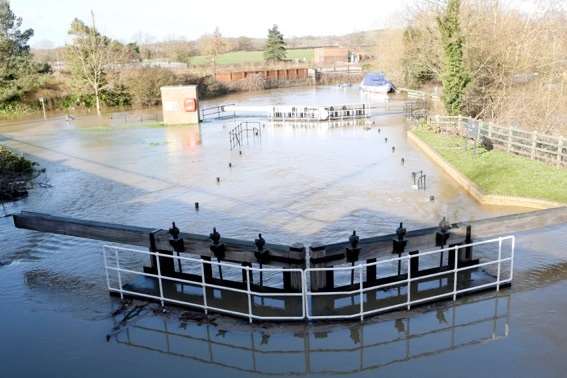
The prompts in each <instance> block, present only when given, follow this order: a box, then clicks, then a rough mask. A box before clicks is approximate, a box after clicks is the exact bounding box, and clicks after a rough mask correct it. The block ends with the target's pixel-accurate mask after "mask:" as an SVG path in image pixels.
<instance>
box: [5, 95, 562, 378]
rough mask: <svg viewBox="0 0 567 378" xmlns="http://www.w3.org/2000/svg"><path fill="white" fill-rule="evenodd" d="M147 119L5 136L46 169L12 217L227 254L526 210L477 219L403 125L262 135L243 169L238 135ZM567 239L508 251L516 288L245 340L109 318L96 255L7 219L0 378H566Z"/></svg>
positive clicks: (18, 126)
mask: <svg viewBox="0 0 567 378" xmlns="http://www.w3.org/2000/svg"><path fill="white" fill-rule="evenodd" d="M369 100H370V101H382V100H380V99H365V98H361V97H360V94H359V92H358V89H357V88H356V87H352V88H346V89H344V88H343V89H339V88H336V87H318V88H306V89H303V88H300V89H297V88H293V89H283V90H273V91H266V92H261V93H253V94H238V95H235V96H227V97H226V98H222V99H217V100H215V101H210V102H208V104H215V103H239V104H251V105H252V104H253V105H265V104H332V103H354V102H360V101H369ZM397 101H398V100H391V102H392V104H395V103H396V102H397ZM206 105H207V103H205V106H206ZM141 114H142V113H139V112H138V113H136V114H128V117H126V115H124V114H119V115H115V116H114V117H113V119H109V118H108V117H107V118H104V119H99V118H97V117H94V116H84V115H83V116H77V117H76V118H75V119H73V120H68V121H67V120H65V118H63V117H53V118H51V119H49V120H47V121H43V120H42V121H28V120H26V121H24V122H11V123H6V124H4V125H0V143H3V144H5V145H7V146H9V147H11V148H14V149H16V150H17V151H20V152H22V153H24V154H26V155H28V156H30V157H31V158H33V159H34V160H36V161H38V162H39V163H40V164H41V165H42V166H43V167H44V168H46V169H47V172H46V174H45V176H44V177H43V178H42V183H43V184H45V185H42V186H41V187H38V188H36V189H34V190H33V191H32V192H31V195H30V196H29V197H28V198H26V199H24V200H22V201H19V202H16V203H12V204H9V205H6V206H5V208H4V209H3V211H4V212H5V214H9V213H11V212H17V211H21V210H30V211H40V212H46V213H53V214H59V215H68V216H74V217H81V218H86V219H94V220H100V221H109V222H119V223H126V224H133V225H140V226H151V227H160V228H165V227H167V226H168V225H169V224H170V222H171V221H175V222H176V223H177V224H178V225H179V227H180V228H182V229H183V230H186V231H191V232H196V233H208V232H210V231H211V229H212V227H213V226H215V227H217V229H218V230H219V231H220V232H221V233H222V234H223V236H227V237H228V236H230V237H238V238H244V239H252V238H253V237H254V236H255V235H256V234H257V233H258V232H261V233H262V234H263V236H264V237H265V238H266V239H267V240H268V241H269V242H277V243H286V244H291V243H293V242H303V243H305V244H310V243H313V242H334V241H339V240H344V239H346V238H347V237H348V235H349V234H350V233H351V232H352V230H353V229H355V230H357V232H358V233H359V234H360V235H361V236H362V237H366V236H371V235H378V234H383V233H391V232H393V231H394V230H395V228H396V227H397V223H398V222H400V221H403V222H405V224H406V225H407V227H408V228H409V229H412V228H417V227H422V226H431V225H435V224H437V223H438V222H439V220H440V219H441V218H442V217H443V216H447V217H448V219H449V220H450V221H459V220H470V219H478V218H484V217H489V216H494V215H500V214H507V213H514V212H520V211H525V210H526V209H521V208H497V207H485V206H480V205H478V204H477V203H476V202H475V201H474V200H473V199H471V198H470V197H469V196H468V195H466V194H465V193H464V192H463V191H462V190H461V189H460V188H459V187H458V186H457V185H456V184H455V183H454V182H453V181H451V180H450V178H448V177H447V176H446V175H444V174H443V173H442V172H441V171H440V170H439V169H438V168H437V167H436V166H435V165H434V164H432V163H431V162H430V161H428V160H427V159H426V158H425V156H424V155H422V154H421V153H420V152H418V151H416V150H415V149H414V148H413V147H412V146H411V145H409V144H408V142H407V141H406V138H405V129H406V124H405V123H404V121H403V118H402V115H399V114H377V115H376V116H374V117H373V118H372V119H370V120H368V121H363V122H353V123H348V122H347V123H316V124H301V123H296V124H293V123H286V124H271V123H269V122H263V123H265V126H264V125H262V126H261V127H262V135H261V137H256V138H255V137H253V136H250V138H249V141H248V143H247V144H245V145H243V146H242V148H241V150H242V155H240V154H239V153H238V149H236V150H231V149H230V147H229V139H228V131H229V130H230V128H231V127H233V126H234V121H229V120H225V121H215V122H207V123H203V124H201V125H200V126H175V127H161V126H160V125H159V124H158V123H157V122H156V121H155V118H156V110H149V111H146V112H144V113H143V117H140V115H141ZM140 119H141V120H140ZM385 138H387V141H386V140H385ZM393 146H395V152H393V151H392V147H393ZM402 158H404V159H405V164H404V165H402V164H401V159H402ZM229 162H230V163H232V168H229V167H228V164H229ZM419 170H422V171H424V173H425V174H426V175H427V188H426V190H421V191H418V190H415V189H414V188H413V187H412V181H411V172H412V171H419ZM217 177H219V178H220V183H217V182H216V178H217ZM431 196H434V200H433V201H431V199H430V197H431ZM195 202H199V203H200V210H199V211H198V212H197V211H195V209H194V203H195ZM566 230H567V228H566V227H563V226H558V227H553V228H548V229H545V230H537V231H533V232H529V233H523V234H520V235H517V236H518V248H517V251H516V256H517V259H516V266H515V279H514V282H513V286H512V288H510V289H506V290H502V291H501V292H500V293H499V294H498V295H497V294H496V293H486V294H483V295H477V296H471V297H467V298H462V299H459V300H458V301H457V302H455V303H449V302H447V303H441V304H437V305H432V306H424V307H421V308H419V309H416V310H414V311H411V312H409V313H408V312H395V313H390V314H387V315H381V316H377V317H374V318H371V319H368V320H367V321H365V322H364V323H363V324H361V323H360V322H352V323H348V322H343V323H337V324H321V323H313V324H293V325H286V324H257V325H252V326H250V325H248V324H247V323H246V322H245V321H241V320H237V319H230V318H226V317H222V316H212V317H211V318H210V319H208V320H205V319H202V318H201V317H199V316H198V315H196V314H192V313H191V314H188V313H186V312H184V311H183V310H180V309H174V308H171V309H169V312H167V313H165V314H162V313H159V311H157V310H158V308H157V307H156V306H155V305H147V306H145V307H143V308H142V307H140V312H139V313H138V314H137V316H135V317H133V318H132V319H129V320H128V321H121V320H122V319H123V318H124V316H125V314H126V313H124V312H122V313H118V314H115V315H114V316H113V311H115V310H116V309H117V308H118V307H119V302H118V301H117V300H116V299H113V298H110V297H109V296H108V293H107V291H106V284H105V278H104V270H103V264H102V256H101V251H102V243H100V242H96V241H89V240H80V239H75V238H69V237H63V236H58V235H49V234H41V233H35V232H30V231H25V230H17V229H15V228H14V227H13V226H12V222H11V219H10V218H8V217H6V218H1V219H0V246H1V247H0V314H1V317H0V335H2V340H3V342H2V343H0V363H1V366H2V376H6V377H37V376H57V377H75V376H82V377H91V376H92V377H101V376H140V377H146V376H180V375H186V374H191V375H203V376H210V377H217V376H218V377H227V376H260V375H283V376H286V375H331V376H333V375H352V376H388V377H391V376H408V375H416V374H418V375H420V376H439V375H451V376H477V375H483V374H484V375H491V376H492V375H497V374H498V375H500V376H502V375H505V376H523V377H531V376H535V375H538V376H549V377H552V376H561V375H562V371H563V370H564V369H565V368H566V367H567V362H566V361H564V359H563V358H562V356H563V351H564V349H563V348H565V347H566V346H567V332H564V331H563V329H564V328H565V326H566V325H567V321H566V320H565V319H566V318H565V317H564V316H563V312H564V311H565V310H566V307H567V300H566V299H565V297H566V296H565V293H566V290H567V282H566V281H565V279H564V278H567V257H565V251H564V249H565V248H564V246H565V245H566V244H567V243H566V242H567V232H566ZM510 231H511V233H512V232H513V230H510ZM136 304H137V305H140V306H143V303H142V302H139V303H136Z"/></svg>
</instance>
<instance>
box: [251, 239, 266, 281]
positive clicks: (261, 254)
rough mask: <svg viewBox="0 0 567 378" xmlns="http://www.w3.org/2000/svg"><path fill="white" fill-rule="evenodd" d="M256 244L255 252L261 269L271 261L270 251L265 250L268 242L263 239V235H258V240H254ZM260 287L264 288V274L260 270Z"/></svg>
mask: <svg viewBox="0 0 567 378" xmlns="http://www.w3.org/2000/svg"><path fill="white" fill-rule="evenodd" d="M254 244H255V245H256V252H254V256H255V257H256V260H257V261H258V264H260V269H262V266H263V265H264V264H267V263H268V262H269V261H270V251H268V250H267V249H264V246H265V245H266V240H265V239H264V238H263V237H262V234H258V239H255V240H254ZM260 286H261V287H262V286H264V274H263V272H262V271H261V270H260Z"/></svg>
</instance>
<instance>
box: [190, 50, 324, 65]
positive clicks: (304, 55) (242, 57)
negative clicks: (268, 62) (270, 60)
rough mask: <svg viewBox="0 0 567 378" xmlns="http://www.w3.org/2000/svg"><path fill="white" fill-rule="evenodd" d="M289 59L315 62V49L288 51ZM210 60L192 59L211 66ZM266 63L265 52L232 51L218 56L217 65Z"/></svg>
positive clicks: (197, 57) (198, 57) (199, 57)
mask: <svg viewBox="0 0 567 378" xmlns="http://www.w3.org/2000/svg"><path fill="white" fill-rule="evenodd" d="M287 57H288V58H289V59H305V60H307V61H308V62H311V61H313V49H293V50H287ZM209 62H210V58H209V57H207V56H203V55H199V56H194V57H192V58H191V64H193V65H205V64H209ZM262 62H264V52H263V51H231V52H228V53H225V54H222V55H219V56H217V64H219V65H231V64H252V63H262Z"/></svg>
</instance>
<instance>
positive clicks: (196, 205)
mask: <svg viewBox="0 0 567 378" xmlns="http://www.w3.org/2000/svg"><path fill="white" fill-rule="evenodd" d="M195 210H197V211H199V202H195Z"/></svg>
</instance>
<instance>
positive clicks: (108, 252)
mask: <svg viewBox="0 0 567 378" xmlns="http://www.w3.org/2000/svg"><path fill="white" fill-rule="evenodd" d="M505 242H509V248H510V250H509V255H508V256H506V257H503V246H504V243H505ZM483 245H496V246H497V248H498V249H497V257H496V258H495V259H493V260H489V261H484V262H480V260H479V262H478V263H477V264H472V265H467V266H463V267H459V266H458V264H459V260H460V259H459V251H461V250H464V249H466V248H468V247H479V246H483ZM514 250H515V237H514V236H505V237H499V238H495V239H490V240H484V241H479V242H474V243H470V244H463V245H457V246H454V247H447V248H442V249H438V250H433V251H425V252H421V253H418V254H415V255H405V256H401V257H395V258H391V259H385V260H379V261H376V262H373V263H364V264H357V265H354V266H341V267H326V268H306V269H292V268H255V267H249V266H242V265H239V264H232V263H227V262H215V261H208V260H203V259H199V258H192V257H183V256H173V255H168V254H162V253H158V252H149V251H143V250H137V249H129V248H122V247H117V246H104V248H103V258H104V267H105V273H106V283H107V287H108V290H109V291H111V292H115V293H119V294H120V297H121V298H124V295H125V294H126V295H134V296H139V297H145V298H149V299H154V300H158V301H160V302H161V304H162V305H164V304H165V302H170V303H175V304H181V305H187V306H193V307H197V308H201V309H203V310H204V311H205V313H207V312H208V311H209V310H213V311H218V312H222V313H227V314H231V315H236V316H241V317H246V318H248V319H249V321H250V322H252V321H253V320H254V319H258V320H302V319H306V318H307V319H353V318H360V320H363V319H364V317H365V316H367V315H372V314H375V313H379V312H384V311H389V310H394V309H399V308H407V309H408V310H409V309H410V308H411V306H412V305H415V304H419V303H423V302H429V301H433V300H436V299H442V298H447V297H452V299H453V301H454V300H456V298H457V295H459V294H463V293H466V292H470V291H475V290H480V289H485V288H490V287H495V288H496V290H497V291H499V290H500V286H501V285H502V284H506V283H509V282H511V281H512V278H513V265H514ZM451 251H454V259H453V260H454V265H453V267H452V268H451V269H450V270H443V271H441V272H437V273H432V274H428V275H419V276H417V277H412V276H411V273H412V270H411V267H410V264H411V260H412V259H413V258H418V259H420V260H422V258H424V257H432V256H434V255H440V254H443V253H445V252H448V253H449V252H451ZM124 253H134V254H140V255H147V256H154V257H155V261H156V266H157V274H153V273H145V272H140V271H135V270H132V269H128V268H126V267H123V266H121V263H120V255H121V254H124ZM109 256H113V257H114V261H113V263H109ZM160 258H170V259H173V260H174V261H175V260H178V261H187V262H191V263H194V264H197V265H198V266H200V275H201V281H191V280H185V279H181V278H176V277H171V276H169V275H167V276H163V275H162V274H161V263H160ZM422 261H423V260H422ZM404 262H405V263H406V270H407V278H406V279H404V280H397V281H394V282H390V283H385V284H379V285H375V286H371V287H365V286H364V282H365V281H364V272H365V271H366V269H367V268H368V267H372V266H374V267H376V270H378V267H379V266H380V265H386V264H395V263H398V264H403V263H404ZM503 263H509V274H508V275H507V276H506V277H502V264H503ZM206 265H209V266H211V267H212V266H217V267H230V268H232V269H238V270H240V271H245V272H246V278H247V279H246V289H240V288H234V287H229V286H223V285H216V284H214V283H209V282H206V281H205V266H206ZM491 265H496V274H495V280H494V281H491V282H486V283H480V284H478V285H474V284H473V285H469V286H467V287H465V288H459V287H458V282H459V280H458V274H459V273H460V272H463V271H467V270H472V269H476V268H481V267H488V266H491ZM328 271H333V272H337V271H343V272H352V274H353V275H354V274H357V276H358V287H357V288H356V289H352V290H341V291H315V292H314V291H311V288H310V277H311V275H312V274H313V273H322V272H328ZM109 272H115V274H116V279H117V283H118V287H115V286H113V285H112V284H111V280H110V274H109ZM253 272H258V273H264V272H278V273H284V272H289V273H296V274H297V277H299V278H300V286H301V291H299V292H274V291H272V292H266V291H261V292H259V291H255V290H252V288H251V284H250V281H251V279H252V276H253V275H252V274H251V273H253ZM123 273H126V274H132V275H135V276H144V277H150V278H154V279H156V280H157V282H158V288H159V295H154V294H148V293H147V292H140V291H133V290H129V289H126V288H125V286H124V284H123V280H122V274H123ZM451 275H452V280H453V288H452V290H451V291H449V292H445V293H441V294H436V295H431V296H425V297H423V296H421V297H420V298H412V284H413V285H415V283H416V282H420V281H424V280H426V279H432V278H436V277H439V278H440V279H441V278H444V277H451ZM164 280H165V281H173V282H176V283H180V284H186V285H191V286H197V287H200V288H201V290H202V294H201V295H202V298H203V299H202V303H195V302H187V301H183V300H179V299H175V298H171V297H168V296H167V295H166V294H165V293H164V285H163V281H164ZM400 285H405V288H406V293H407V294H406V300H405V301H403V302H400V303H396V304H393V305H388V306H383V307H377V308H371V309H368V308H366V309H365V301H364V296H365V294H366V293H368V292H370V291H377V290H381V289H388V288H392V287H396V286H398V287H399V286H400ZM207 289H219V290H225V291H230V292H235V293H240V294H243V295H246V298H247V300H248V307H247V311H246V312H243V311H237V310H234V309H232V310H231V309H228V308H221V307H217V306H212V305H211V304H209V303H208V302H207ZM420 293H421V292H420ZM349 295H350V296H358V298H359V302H360V303H359V308H358V311H357V312H354V313H351V314H324V315H315V314H313V313H312V307H313V306H314V303H312V299H315V298H316V297H321V296H338V297H345V296H349ZM253 296H258V297H300V298H301V311H300V312H301V314H295V315H284V314H282V315H280V316H263V315H259V314H255V313H254V306H253V304H252V297H253Z"/></svg>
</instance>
